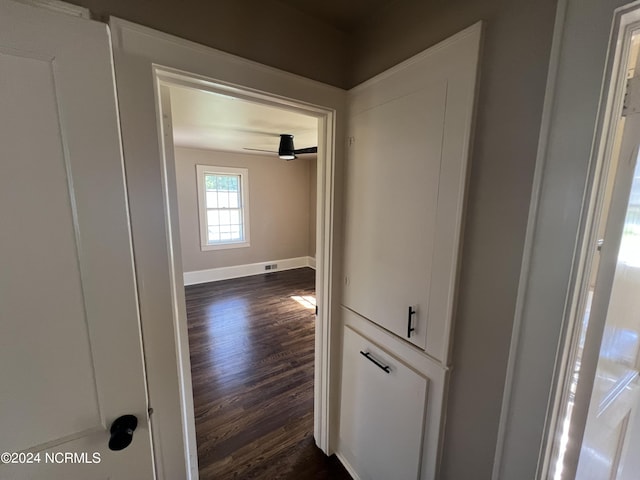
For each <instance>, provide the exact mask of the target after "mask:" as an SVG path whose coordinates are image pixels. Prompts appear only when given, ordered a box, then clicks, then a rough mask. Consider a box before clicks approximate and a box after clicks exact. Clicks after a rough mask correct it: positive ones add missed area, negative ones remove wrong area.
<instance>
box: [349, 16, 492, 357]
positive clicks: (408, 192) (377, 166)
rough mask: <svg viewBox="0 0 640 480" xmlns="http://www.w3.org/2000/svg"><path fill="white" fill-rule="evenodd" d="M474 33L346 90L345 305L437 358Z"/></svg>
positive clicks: (455, 238) (458, 198)
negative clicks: (410, 311)
mask: <svg viewBox="0 0 640 480" xmlns="http://www.w3.org/2000/svg"><path fill="white" fill-rule="evenodd" d="M480 32H481V28H480V25H479V24H478V25H474V26H473V27H470V28H468V29H466V30H464V31H462V32H460V33H459V34H457V35H455V36H454V37H451V38H450V39H447V40H445V41H443V42H442V43H440V44H438V45H435V46H434V47H432V48H430V49H428V50H425V51H424V52H422V53H420V54H418V55H416V56H415V57H412V58H410V59H408V60H407V61H405V62H403V63H402V64H400V65H397V66H395V67H393V68H391V69H389V70H387V71H386V72H383V73H381V74H380V75H378V76H377V77H375V78H373V79H371V80H368V81H367V82H365V83H363V84H362V85H359V86H357V87H355V88H353V89H352V90H350V91H349V103H348V106H349V124H348V128H349V133H348V135H349V142H348V143H349V146H348V148H347V164H346V165H347V166H346V180H345V250H344V274H345V278H344V284H345V287H344V294H343V304H344V305H345V306H346V307H348V308H350V309H351V310H353V311H355V312H357V313H358V314H360V315H362V316H364V317H365V318H367V319H369V320H371V321H373V322H375V323H377V324H378V325H380V326H381V327H383V328H385V329H386V330H388V331H389V332H392V333H393V334H395V335H397V336H398V337H400V338H403V339H404V340H407V341H409V342H411V343H413V344H414V345H416V346H418V347H419V348H420V349H423V350H424V351H425V352H426V353H427V354H428V355H429V356H430V357H432V358H434V359H436V360H437V361H439V362H440V363H441V364H442V365H448V364H449V353H450V346H451V345H450V344H451V342H450V333H451V328H452V320H453V305H454V299H455V290H456V277H457V272H458V257H459V250H460V236H461V225H462V218H463V210H464V196H465V187H466V179H467V161H468V158H469V145H470V137H471V130H472V117H473V105H474V95H475V90H476V71H477V64H478V53H479V44H480ZM410 306H411V307H413V309H414V310H415V314H413V315H411V320H412V322H411V323H412V325H411V326H412V327H413V328H415V330H413V331H411V332H409V330H408V327H409V325H408V323H409V321H408V317H409V307H410Z"/></svg>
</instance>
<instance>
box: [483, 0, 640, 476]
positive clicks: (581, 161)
mask: <svg viewBox="0 0 640 480" xmlns="http://www.w3.org/2000/svg"><path fill="white" fill-rule="evenodd" d="M637 3H638V2H636V5H637ZM625 5H626V6H625ZM630 5H631V4H629V2H628V0H626V1H625V0H559V2H558V9H557V16H556V25H555V30H554V38H553V45H552V51H551V59H550V65H549V74H548V79H547V93H546V97H545V104H544V110H543V118H542V126H541V130H540V140H539V145H538V158H537V162H536V171H535V176H534V185H533V192H532V198H531V206H530V210H529V222H528V227H527V237H526V242H525V248H524V255H523V262H522V271H521V276H520V286H519V290H518V301H517V305H516V312H515V319H514V327H513V333H512V341H511V350H510V355H509V362H508V366H507V378H506V385H505V391H504V398H503V405H502V413H501V419H500V426H499V430H498V444H497V446H496V455H495V461H494V469H493V477H492V478H493V479H496V480H497V479H500V478H532V479H533V478H535V479H538V478H544V477H543V475H545V474H546V472H545V469H546V466H547V464H548V458H547V450H548V440H549V438H550V435H549V432H550V429H551V428H552V423H553V407H554V404H555V401H556V396H557V387H558V384H559V380H560V379H561V377H562V368H561V366H562V364H563V358H564V357H565V355H566V354H567V349H566V348H565V345H567V341H568V339H569V336H570V333H571V310H572V307H573V305H574V302H575V301H576V298H575V295H574V292H575V291H576V283H577V281H578V280H579V276H580V267H581V265H580V263H581V249H582V248H583V239H584V238H585V235H586V234H587V233H588V225H589V223H588V221H587V220H588V213H589V210H590V208H589V206H590V202H591V193H592V191H593V188H594V186H595V187H597V185H595V180H596V178H597V177H596V173H597V172H598V168H599V167H598V165H597V161H598V154H599V151H600V144H599V139H600V136H599V132H602V131H603V129H604V127H605V126H604V125H603V123H605V118H606V107H607V102H608V101H609V98H608V85H609V82H610V78H611V74H612V72H613V71H614V69H613V68H612V65H613V62H614V60H615V59H614V56H613V55H610V54H609V51H610V45H611V42H612V41H613V42H615V40H616V39H617V32H615V31H614V32H612V29H611V27H612V24H615V23H614V22H615V20H616V18H618V17H620V16H621V15H622V14H624V13H625V12H626V11H628V9H629V8H630ZM631 8H632V7H631ZM587 26H588V28H587ZM523 412H526V414H525V413H523Z"/></svg>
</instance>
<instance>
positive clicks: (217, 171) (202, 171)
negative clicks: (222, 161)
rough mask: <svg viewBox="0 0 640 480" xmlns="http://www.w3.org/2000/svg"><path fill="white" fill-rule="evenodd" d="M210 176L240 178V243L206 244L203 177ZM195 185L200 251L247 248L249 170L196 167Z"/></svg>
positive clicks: (205, 205)
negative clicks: (242, 237) (241, 228)
mask: <svg viewBox="0 0 640 480" xmlns="http://www.w3.org/2000/svg"><path fill="white" fill-rule="evenodd" d="M207 174H212V175H238V176H239V177H240V195H241V199H242V223H243V232H244V239H243V240H241V241H228V242H225V243H218V244H213V245H212V244H210V243H209V242H208V237H209V236H208V224H207V198H206V191H207V189H206V186H205V180H204V177H205V175H207ZM196 183H197V186H198V218H199V220H200V225H199V227H200V249H201V250H202V251H207V250H224V249H228V248H242V247H249V246H250V245H251V243H250V229H249V225H250V221H249V170H248V169H246V168H236V167H217V166H213V165H196Z"/></svg>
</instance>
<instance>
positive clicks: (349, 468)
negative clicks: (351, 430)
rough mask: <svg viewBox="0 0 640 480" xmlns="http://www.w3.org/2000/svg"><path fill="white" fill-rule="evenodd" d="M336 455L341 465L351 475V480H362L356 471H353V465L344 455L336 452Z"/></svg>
mask: <svg viewBox="0 0 640 480" xmlns="http://www.w3.org/2000/svg"><path fill="white" fill-rule="evenodd" d="M335 455H336V457H338V460H340V463H341V464H342V466H343V467H344V468H345V470H346V471H347V472H349V475H351V478H353V480H360V477H359V476H358V474H357V473H356V471H355V470H354V469H353V467H352V466H351V464H350V463H349V462H347V461H346V460H345V458H344V457H343V456H342V454H341V453H340V452H335Z"/></svg>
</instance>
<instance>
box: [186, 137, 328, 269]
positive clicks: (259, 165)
mask: <svg viewBox="0 0 640 480" xmlns="http://www.w3.org/2000/svg"><path fill="white" fill-rule="evenodd" d="M175 159H176V179H177V186H178V209H179V221H180V239H181V246H182V264H183V269H184V271H185V272H192V271H198V270H207V269H211V268H220V267H230V266H235V265H246V264H251V263H259V262H268V261H271V260H279V259H286V258H298V257H306V256H308V255H310V256H315V238H314V239H313V241H312V240H311V238H310V237H311V236H312V235H315V202H313V204H312V197H313V199H315V183H314V186H313V187H314V188H313V190H314V192H313V193H314V195H312V192H311V183H312V182H311V177H312V176H313V178H314V179H315V168H316V162H315V159H313V160H310V159H309V158H302V157H301V158H298V159H297V160H294V161H290V162H287V161H284V160H281V159H279V158H278V157H277V156H275V155H274V156H267V155H251V154H240V153H230V152H216V151H212V150H201V149H196V148H185V147H176V149H175ZM196 165H211V166H224V167H242V168H247V169H249V212H250V215H249V216H250V222H251V229H250V230H251V238H250V246H249V247H240V248H232V249H223V250H207V251H202V250H201V249H200V233H199V232H200V230H199V228H200V227H199V222H198V197H197V187H196ZM312 170H313V175H312V174H311V171H312ZM311 222H314V223H313V225H314V228H313V232H312V230H311V227H310V225H311ZM310 252H313V254H311V253H310Z"/></svg>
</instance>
